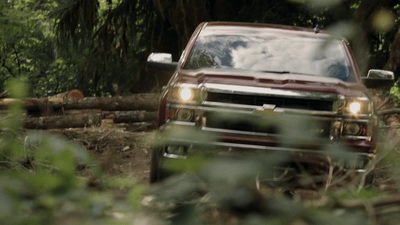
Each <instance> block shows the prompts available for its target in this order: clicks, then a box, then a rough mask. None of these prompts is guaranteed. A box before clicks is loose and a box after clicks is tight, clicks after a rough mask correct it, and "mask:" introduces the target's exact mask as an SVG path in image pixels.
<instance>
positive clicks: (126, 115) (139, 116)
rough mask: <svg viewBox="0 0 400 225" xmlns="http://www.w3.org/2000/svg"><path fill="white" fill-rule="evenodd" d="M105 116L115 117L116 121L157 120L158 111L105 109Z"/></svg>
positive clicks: (108, 117)
mask: <svg viewBox="0 0 400 225" xmlns="http://www.w3.org/2000/svg"><path fill="white" fill-rule="evenodd" d="M102 114H103V118H107V119H113V120H114V123H134V122H151V121H157V119H158V112H157V111H150V112H148V111H103V113H102Z"/></svg>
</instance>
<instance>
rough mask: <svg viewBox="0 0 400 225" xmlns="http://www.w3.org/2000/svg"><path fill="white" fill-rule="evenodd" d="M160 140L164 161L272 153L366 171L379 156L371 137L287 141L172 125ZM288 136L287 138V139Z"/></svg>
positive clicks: (306, 162) (163, 130)
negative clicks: (200, 155) (340, 140)
mask: <svg viewBox="0 0 400 225" xmlns="http://www.w3.org/2000/svg"><path fill="white" fill-rule="evenodd" d="M157 137H158V141H157V143H158V144H159V145H161V146H163V149H164V152H163V154H162V159H161V160H162V161H166V160H176V159H186V158H188V157H191V155H197V154H207V155H210V154H211V155H240V154H246V155H249V154H259V153H266V154H269V153H272V154H281V155H284V158H286V159H287V163H286V164H293V163H297V164H303V165H308V166H310V165H316V166H319V167H329V166H331V165H334V166H335V167H341V168H348V169H352V170H354V171H356V172H360V173H363V172H365V171H366V168H367V166H368V163H369V162H370V161H371V160H372V159H374V157H375V143H374V142H373V141H368V140H351V141H350V140H346V141H342V142H337V141H327V140H320V139H317V138H316V139H312V138H310V139H307V140H304V139H301V138H300V139H299V138H296V137H294V141H289V142H285V141H283V140H282V139H279V138H277V137H273V136H260V135H258V136H257V135H247V134H243V133H241V132H238V133H232V132H228V133H226V132H223V131H221V130H214V129H206V128H196V127H187V126H184V125H178V124H174V125H171V124H168V125H165V126H163V127H161V129H160V131H159V135H157ZM287 139H288V138H287V137H285V140H287Z"/></svg>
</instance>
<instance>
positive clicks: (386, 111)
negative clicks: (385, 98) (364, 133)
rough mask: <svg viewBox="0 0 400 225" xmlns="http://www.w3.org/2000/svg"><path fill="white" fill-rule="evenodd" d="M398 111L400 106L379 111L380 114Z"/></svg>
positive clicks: (399, 111)
mask: <svg viewBox="0 0 400 225" xmlns="http://www.w3.org/2000/svg"><path fill="white" fill-rule="evenodd" d="M396 113H400V108H394V109H385V110H380V111H378V115H380V116H384V115H389V114H396Z"/></svg>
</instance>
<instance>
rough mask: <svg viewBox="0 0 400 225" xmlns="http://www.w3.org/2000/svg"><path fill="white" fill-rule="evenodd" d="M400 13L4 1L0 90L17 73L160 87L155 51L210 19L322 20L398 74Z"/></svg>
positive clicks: (294, 1) (387, 6)
mask: <svg viewBox="0 0 400 225" xmlns="http://www.w3.org/2000/svg"><path fill="white" fill-rule="evenodd" d="M399 18H400V4H399V2H398V1H396V0H383V1H381V0H369V1H360V0H324V1H320V0H279V1H276V0H262V1H261V0H2V1H1V2H0V24H1V26H0V83H1V84H3V85H1V86H0V90H2V91H4V87H5V86H4V82H6V81H7V80H9V79H10V78H17V79H19V80H22V81H24V82H26V83H27V84H28V85H29V86H30V89H29V92H28V95H29V96H31V97H43V96H48V95H53V94H55V93H60V92H64V91H68V90H71V89H75V88H77V89H80V90H82V91H83V92H84V94H85V96H110V95H115V94H116V93H118V94H121V95H127V94H130V93H140V92H152V91H159V90H160V85H161V84H159V83H157V82H158V80H157V77H155V75H154V74H149V73H147V72H146V68H145V67H146V64H145V61H146V58H147V56H148V55H149V53H151V52H169V53H173V57H174V60H178V59H179V56H180V54H181V52H182V50H183V48H184V46H185V45H186V42H187V41H188V39H189V38H190V35H191V33H192V32H193V31H194V29H195V28H196V26H197V25H198V24H199V23H201V22H203V21H240V22H254V23H273V24H285V25H294V26H305V27H315V26H316V25H318V26H319V27H320V28H322V29H328V30H330V31H332V32H335V33H337V34H339V35H343V36H345V37H346V38H347V39H348V40H349V41H350V42H351V45H352V48H353V49H354V51H355V53H356V58H357V60H358V63H359V67H360V70H361V71H362V73H363V74H364V75H365V71H366V70H367V69H370V68H378V69H383V68H384V69H387V70H392V71H394V72H395V74H396V79H398V77H399V74H400V73H399V72H400V67H399V65H400V30H399V25H400V21H399ZM392 94H393V95H397V96H400V93H399V89H398V87H397V88H396V87H395V88H393V89H392Z"/></svg>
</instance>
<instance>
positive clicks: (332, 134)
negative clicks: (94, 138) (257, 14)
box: [148, 22, 394, 182]
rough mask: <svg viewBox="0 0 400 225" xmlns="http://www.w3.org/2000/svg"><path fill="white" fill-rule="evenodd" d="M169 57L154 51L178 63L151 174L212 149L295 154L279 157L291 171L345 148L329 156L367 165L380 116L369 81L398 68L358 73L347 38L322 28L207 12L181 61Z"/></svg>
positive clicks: (388, 77) (389, 76)
mask: <svg viewBox="0 0 400 225" xmlns="http://www.w3.org/2000/svg"><path fill="white" fill-rule="evenodd" d="M171 58H172V57H171V55H170V54H165V53H153V54H151V55H150V56H149V58H148V63H149V65H153V66H154V65H158V66H161V67H162V65H164V66H166V67H169V68H172V69H173V70H174V72H173V75H172V77H171V79H170V80H169V82H168V84H167V86H166V87H165V88H164V91H163V93H162V97H161V99H160V108H159V134H158V136H157V138H158V141H157V145H156V146H155V147H154V149H153V154H152V159H151V174H150V182H156V181H158V180H160V179H162V178H164V177H165V176H167V175H168V172H169V171H168V170H167V169H166V168H165V167H164V164H165V162H166V161H168V160H185V159H187V158H188V157H191V155H193V154H195V153H198V152H199V151H200V152H201V151H205V150H210V151H212V152H214V153H215V154H217V155H218V154H219V153H221V152H225V153H226V152H229V154H235V153H234V152H246V153H249V152H265V153H282V154H288V155H290V160H288V163H285V164H283V165H280V166H281V167H282V168H284V169H285V168H290V169H291V170H294V171H296V170H297V169H298V168H297V169H296V166H295V164H293V162H294V161H296V165H299V163H301V164H302V165H307V168H309V167H310V165H311V167H312V166H316V165H318V166H321V165H324V166H328V167H329V165H328V164H329V163H332V161H331V160H326V159H327V157H330V156H331V153H333V155H335V152H336V153H337V152H344V153H345V154H344V155H345V156H343V160H342V159H341V158H340V157H341V155H340V154H336V155H339V159H338V158H335V157H334V156H332V157H333V158H334V160H336V161H341V162H342V164H339V163H338V164H335V165H336V166H338V165H341V166H340V167H342V168H345V169H352V171H355V172H357V173H366V172H367V168H366V166H367V164H368V162H369V161H370V160H371V159H373V158H374V156H375V151H376V146H377V124H378V120H377V115H376V113H375V111H374V103H373V102H372V101H371V99H370V98H369V97H368V94H367V92H366V85H375V84H379V83H384V82H390V81H393V79H394V76H393V73H392V72H390V71H383V70H370V71H369V72H368V75H367V76H364V77H361V76H360V74H359V71H358V68H357V65H356V63H355V60H354V58H353V54H352V51H351V49H350V46H349V43H348V42H347V41H346V40H344V39H343V38H338V37H335V36H333V35H330V34H328V33H327V32H324V31H319V30H318V29H308V28H300V27H290V26H281V25H266V24H246V23H227V22H208V23H202V24H200V25H199V26H198V28H197V29H196V31H195V32H194V33H193V35H192V37H191V39H190V40H189V42H188V44H187V47H186V48H185V50H184V51H183V54H182V55H181V58H180V60H179V62H178V63H173V62H172V60H171ZM211 149H212V150H211ZM347 153H350V154H347ZM349 155H351V156H354V157H355V159H356V160H355V161H354V160H347V159H348V156H349ZM315 156H318V157H317V158H319V159H318V160H317V163H315ZM344 158H346V160H344ZM313 160H314V161H313ZM344 161H351V162H352V163H347V162H344ZM327 163H328V164H327Z"/></svg>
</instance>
